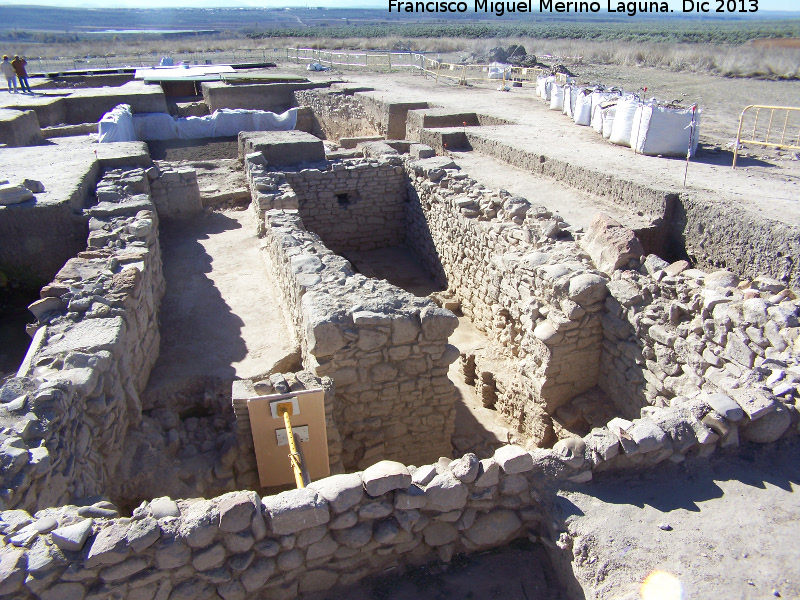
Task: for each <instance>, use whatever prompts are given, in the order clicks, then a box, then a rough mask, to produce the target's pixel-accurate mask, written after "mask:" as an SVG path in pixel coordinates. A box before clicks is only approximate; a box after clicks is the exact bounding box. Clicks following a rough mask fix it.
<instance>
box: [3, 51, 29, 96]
mask: <svg viewBox="0 0 800 600" xmlns="http://www.w3.org/2000/svg"><path fill="white" fill-rule="evenodd" d="M27 64H28V61H27V60H25V59H24V58H20V57H19V56H15V57H14V60H12V61H10V62H9V58H8V56H4V57H3V62H2V63H0V69H2V70H3V75H5V76H6V82H7V83H8V91H9V92H14V93H16V91H17V80H19V87H20V88H22V92H23V93H26V94H32V93H33V90H31V86H30V85H29V84H28V72H27V71H26V70H25V65H27Z"/></svg>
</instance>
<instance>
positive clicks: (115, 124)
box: [97, 104, 136, 143]
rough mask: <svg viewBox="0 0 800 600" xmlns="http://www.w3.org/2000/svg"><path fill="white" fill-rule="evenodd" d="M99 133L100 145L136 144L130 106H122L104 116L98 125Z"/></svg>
mask: <svg viewBox="0 0 800 600" xmlns="http://www.w3.org/2000/svg"><path fill="white" fill-rule="evenodd" d="M97 132H98V134H99V136H98V138H97V141H98V142H100V143H109V142H135V141H136V131H135V129H134V127H133V115H131V107H130V105H128V104H120V105H118V106H115V107H114V108H113V109H112V110H111V111H110V112H107V113H106V114H104V115H103V118H102V119H100V122H99V123H98V124H97Z"/></svg>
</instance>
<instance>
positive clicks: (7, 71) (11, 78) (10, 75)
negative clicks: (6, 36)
mask: <svg viewBox="0 0 800 600" xmlns="http://www.w3.org/2000/svg"><path fill="white" fill-rule="evenodd" d="M0 69H2V71H3V75H5V76H6V83H8V91H9V92H14V93H15V94H16V93H17V72H16V71H15V70H14V67H12V66H11V63H10V62H8V56H4V57H3V62H1V63H0ZM12 86H13V88H14V89H11V88H12Z"/></svg>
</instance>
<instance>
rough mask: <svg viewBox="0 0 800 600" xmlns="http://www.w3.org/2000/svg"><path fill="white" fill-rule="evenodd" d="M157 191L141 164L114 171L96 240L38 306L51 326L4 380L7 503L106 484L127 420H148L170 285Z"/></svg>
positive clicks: (53, 498) (93, 215)
mask: <svg viewBox="0 0 800 600" xmlns="http://www.w3.org/2000/svg"><path fill="white" fill-rule="evenodd" d="M112 190H116V191H117V192H119V193H117V194H112V193H111V191H112ZM126 190H127V191H126ZM139 191H145V193H143V194H138V193H136V192H139ZM146 191H147V176H146V175H145V173H144V172H143V171H142V170H141V169H120V170H113V171H109V172H107V173H106V174H105V176H104V178H103V179H102V180H101V181H100V183H99V184H98V199H102V200H101V202H100V203H98V204H97V205H96V206H95V207H94V208H92V209H90V210H89V211H88V214H89V215H90V218H89V230H90V233H89V239H88V249H87V250H86V251H84V252H81V253H79V254H78V256H77V257H75V258H72V259H70V260H69V261H67V263H66V264H65V265H64V267H63V268H62V269H61V270H60V271H59V272H58V274H57V275H56V277H55V279H54V280H53V281H52V282H51V283H50V284H48V285H47V286H45V287H44V288H42V291H41V300H38V301H37V302H35V303H34V304H32V305H31V312H33V313H34V314H35V315H36V317H37V319H38V325H39V329H38V330H37V332H36V335H35V337H34V340H33V343H32V345H31V348H30V350H29V351H28V355H27V356H26V358H25V361H24V362H23V365H22V367H21V368H20V372H19V373H18V375H19V377H17V378H15V379H12V380H10V381H9V382H7V383H6V384H5V385H4V386H3V387H2V389H0V397H1V398H2V404H0V418H2V419H3V421H4V422H6V423H8V424H9V432H8V436H7V437H6V438H5V439H4V441H3V444H2V450H0V460H2V463H3V468H2V480H1V481H0V489H2V492H0V497H2V503H3V505H4V506H5V507H6V508H16V507H18V508H24V509H26V510H37V509H39V508H44V507H47V506H56V505H60V504H64V503H66V502H69V501H71V500H74V499H78V498H84V497H87V496H91V495H95V494H100V493H102V492H103V491H104V490H105V489H106V488H107V485H108V482H109V480H110V478H113V477H114V472H115V467H116V465H117V463H118V462H119V460H120V454H121V448H122V443H123V441H124V439H125V434H126V430H127V429H128V427H129V426H135V425H136V424H137V423H138V422H139V420H140V419H141V403H140V401H139V393H140V392H141V391H142V390H143V389H144V386H145V384H146V383H147V379H148V376H149V373H150V369H151V368H152V366H153V364H154V362H155V360H156V358H157V357H158V349H159V342H160V338H159V333H158V318H157V313H158V306H159V303H160V300H161V297H162V296H163V293H164V279H163V276H162V272H161V252H160V247H159V243H158V217H157V215H156V211H155V207H154V206H153V204H152V203H151V202H150V201H149V195H148V194H147V193H146Z"/></svg>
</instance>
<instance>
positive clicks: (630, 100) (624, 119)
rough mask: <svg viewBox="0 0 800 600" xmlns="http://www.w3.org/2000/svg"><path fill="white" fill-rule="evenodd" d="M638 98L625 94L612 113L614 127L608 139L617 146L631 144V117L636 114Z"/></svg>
mask: <svg viewBox="0 0 800 600" xmlns="http://www.w3.org/2000/svg"><path fill="white" fill-rule="evenodd" d="M639 103H640V101H639V98H638V97H637V96H636V95H634V94H631V95H630V96H625V97H624V98H623V99H622V100H620V101H619V102H617V112H616V114H615V115H614V127H612V129H611V135H610V136H609V138H608V140H609V141H610V142H611V143H612V144H617V145H618V146H628V147H629V148H630V145H631V131H633V119H634V117H635V116H636V109H637V108H639Z"/></svg>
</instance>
